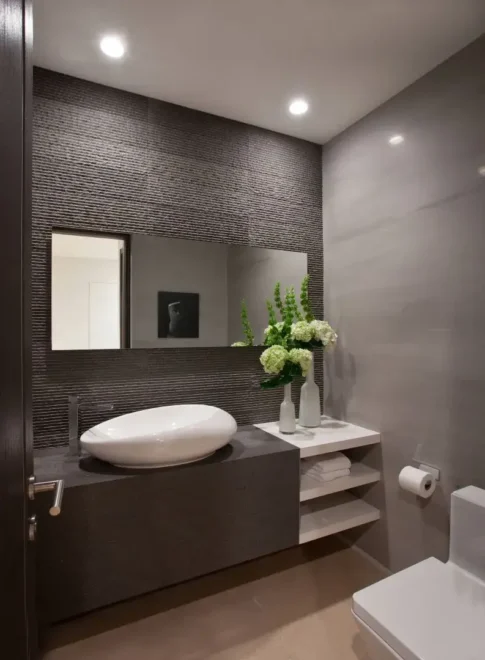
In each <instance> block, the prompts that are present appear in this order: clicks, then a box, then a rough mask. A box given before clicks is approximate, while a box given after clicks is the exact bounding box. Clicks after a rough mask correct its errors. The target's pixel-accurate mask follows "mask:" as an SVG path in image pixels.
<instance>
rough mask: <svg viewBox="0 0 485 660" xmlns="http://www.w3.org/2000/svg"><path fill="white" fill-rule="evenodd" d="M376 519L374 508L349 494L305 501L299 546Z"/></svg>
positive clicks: (301, 516) (301, 515) (377, 513)
mask: <svg viewBox="0 0 485 660" xmlns="http://www.w3.org/2000/svg"><path fill="white" fill-rule="evenodd" d="M379 517H380V514H379V511H378V510H377V509H375V508H374V507H373V506H371V505H370V504H367V503H366V502H364V501H363V500H359V499H358V498H356V497H353V496H352V495H350V493H336V494H334V495H329V496H328V497H325V498H322V499H318V500H313V501H311V502H307V503H306V504H303V505H302V506H301V508H300V544H302V543H308V542H309V541H314V540H315V539H320V538H322V537H324V536H330V535H331V534H338V533H339V532H343V531H345V530H346V529H351V528H352V527H358V526H359V525H365V524H366V523H370V522H374V521H376V520H379Z"/></svg>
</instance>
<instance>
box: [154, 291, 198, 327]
mask: <svg viewBox="0 0 485 660" xmlns="http://www.w3.org/2000/svg"><path fill="white" fill-rule="evenodd" d="M158 337H159V339H198V338H199V294H198V293H177V292H175V291H159V292H158Z"/></svg>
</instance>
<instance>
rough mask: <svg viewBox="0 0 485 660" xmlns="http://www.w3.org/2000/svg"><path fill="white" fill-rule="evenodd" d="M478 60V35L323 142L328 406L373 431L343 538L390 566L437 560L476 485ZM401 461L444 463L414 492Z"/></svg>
mask: <svg viewBox="0 0 485 660" xmlns="http://www.w3.org/2000/svg"><path fill="white" fill-rule="evenodd" d="M484 61H485V36H484V37H481V38H480V39H478V40H477V41H476V42H475V43H473V44H472V45H470V46H469V47H467V48H466V49H465V50H463V51H462V52H460V53H458V54H457V55H455V56H454V57H452V58H451V59H450V60H448V61H447V62H445V63H444V64H442V65H441V66H439V67H438V68H437V69H435V70H434V71H432V72H431V73H429V74H428V75H426V76H425V77H424V78H422V79H421V80H419V81H418V82H416V83H415V84H413V85H412V86H411V87H409V88H408V89H406V90H405V91H403V92H402V93H400V94H399V95H398V96H396V97H395V98H393V99H392V100H390V101H389V102H388V103H386V104H385V105H383V106H382V107H380V108H378V109H377V110H376V111H374V112H373V113H371V114H370V115H369V116H367V117H366V118H364V119H363V120H362V121H360V122H359V123H357V124H356V125H354V126H353V127H351V128H350V129H349V130H347V131H345V132H344V133H343V134H342V135H341V136H339V137H337V138H336V139H334V140H333V141H332V142H330V143H329V144H328V145H327V146H326V147H324V150H323V173H324V175H323V200H324V205H323V206H324V209H323V223H324V241H325V250H326V253H325V311H326V315H327V317H328V318H329V321H330V322H331V323H332V325H335V326H336V327H337V328H338V331H339V337H340V344H339V348H338V350H337V351H336V352H335V354H334V355H333V356H329V359H328V369H327V370H326V374H328V383H327V384H328V385H329V386H328V387H326V392H327V401H326V409H327V412H329V413H331V414H334V415H336V416H341V417H342V418H344V419H347V420H349V421H353V422H356V423H359V424H362V425H364V426H368V427H370V428H375V429H377V430H380V431H381V432H382V447H381V448H380V449H375V450H372V452H371V453H370V455H369V454H367V455H366V459H367V460H368V461H370V462H373V463H374V464H375V465H380V466H381V467H383V470H384V480H383V482H382V483H381V484H378V485H376V486H375V487H373V488H371V489H368V490H366V491H365V492H364V493H363V495H364V497H365V498H366V499H368V500H369V501H370V502H371V503H373V504H375V505H376V506H377V507H378V508H380V509H381V510H382V512H383V520H382V521H381V522H380V523H378V524H376V525H373V526H372V527H370V528H369V529H367V530H366V531H365V532H364V533H362V532H360V531H358V532H356V533H355V535H354V538H355V539H356V540H357V543H358V545H360V547H361V548H363V549H364V550H365V551H366V552H368V553H369V554H371V555H372V556H373V557H375V558H376V559H378V560H379V561H380V562H382V563H383V564H386V565H387V566H389V567H390V568H391V569H393V570H398V569H401V568H402V567H404V566H407V565H409V564H412V563H414V562H417V561H420V560H422V559H424V558H425V557H428V556H430V555H435V556H437V557H440V558H441V559H446V557H447V554H448V530H449V505H450V499H449V498H450V492H451V491H452V490H454V489H455V488H456V487H458V486H464V485H468V484H474V485H476V486H481V487H482V488H483V487H485V442H484V439H483V418H484V402H485V332H484V327H485V259H484V254H485V178H484V177H483V176H480V174H479V171H478V170H479V168H480V167H482V166H485V130H484V117H485V77H484V75H483V62H484ZM395 133H400V134H402V135H403V136H404V138H405V142H404V143H403V144H401V145H400V146H397V147H391V146H389V144H388V142H387V140H388V138H389V136H390V135H392V134H395ZM414 461H423V462H425V463H426V462H428V463H429V464H431V465H435V466H437V467H439V468H441V470H442V482H441V483H440V486H439V488H438V490H437V492H436V493H435V494H434V495H433V497H432V499H431V500H428V501H427V502H421V501H417V500H416V498H415V497H413V496H411V495H409V494H408V493H404V492H402V491H401V490H400V489H399V487H398V474H399V471H400V470H401V468H402V467H404V466H405V465H407V464H415V463H414Z"/></svg>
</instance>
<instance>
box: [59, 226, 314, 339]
mask: <svg viewBox="0 0 485 660" xmlns="http://www.w3.org/2000/svg"><path fill="white" fill-rule="evenodd" d="M66 237H69V240H67V239H66ZM52 240H53V246H52V348H53V349H54V350H79V349H94V348H184V347H197V346H198V347H208V346H230V345H231V344H232V343H234V342H236V341H240V340H241V339H242V338H243V337H242V328H241V301H242V300H243V299H244V300H245V301H246V304H247V307H248V312H249V318H250V320H251V324H252V326H253V330H254V332H255V335H256V342H257V343H261V342H262V340H263V332H264V329H265V327H266V326H267V323H268V315H267V310H266V299H267V298H271V297H272V295H273V288H274V285H275V283H276V282H278V281H279V282H281V285H282V288H283V290H284V289H285V287H290V286H294V287H295V288H297V287H299V285H300V282H301V280H302V279H303V277H304V276H305V275H306V273H307V255H306V254H305V253H302V252H287V251H283V250H269V249H265V248H254V247H246V246H237V245H222V244H220V243H209V242H200V241H192V240H180V239H173V238H164V237H160V236H145V235H140V234H133V235H131V236H129V237H112V236H106V237H105V238H100V237H99V236H89V235H86V234H83V235H81V234H78V235H74V234H62V233H58V232H57V231H54V232H53V236H52ZM89 241H93V242H92V243H90V242H89ZM96 241H98V242H96ZM64 244H68V245H70V248H69V249H70V253H69V251H68V250H67V248H66V247H63V250H64V252H66V251H67V252H68V253H67V254H63V253H62V251H61V250H60V247H59V246H60V245H64ZM61 253H62V254H61ZM128 255H129V256H128ZM59 259H62V260H63V261H61V262H59ZM66 259H67V260H68V261H67V263H65V261H66ZM78 271H80V274H79V275H78V274H77V273H78ZM67 272H68V273H69V276H68V277H66V273H67ZM71 272H73V273H74V275H72V274H71ZM124 283H126V289H127V291H126V294H125V292H124ZM73 300H75V301H77V302H76V305H74V306H73ZM78 303H79V304H78ZM73 307H74V308H75V314H73Z"/></svg>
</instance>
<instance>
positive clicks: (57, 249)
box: [52, 232, 122, 260]
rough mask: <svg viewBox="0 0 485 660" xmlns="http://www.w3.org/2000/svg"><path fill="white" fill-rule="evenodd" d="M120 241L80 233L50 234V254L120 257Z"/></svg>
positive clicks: (98, 257) (82, 256)
mask: <svg viewBox="0 0 485 660" xmlns="http://www.w3.org/2000/svg"><path fill="white" fill-rule="evenodd" d="M121 247H122V242H121V241H120V240H118V239H116V238H98V237H96V236H84V235H81V234H59V233H56V232H54V233H53V234H52V256H53V257H69V258H71V259H72V258H77V259H110V260H111V259H113V260H118V259H119V258H120V248H121Z"/></svg>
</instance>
